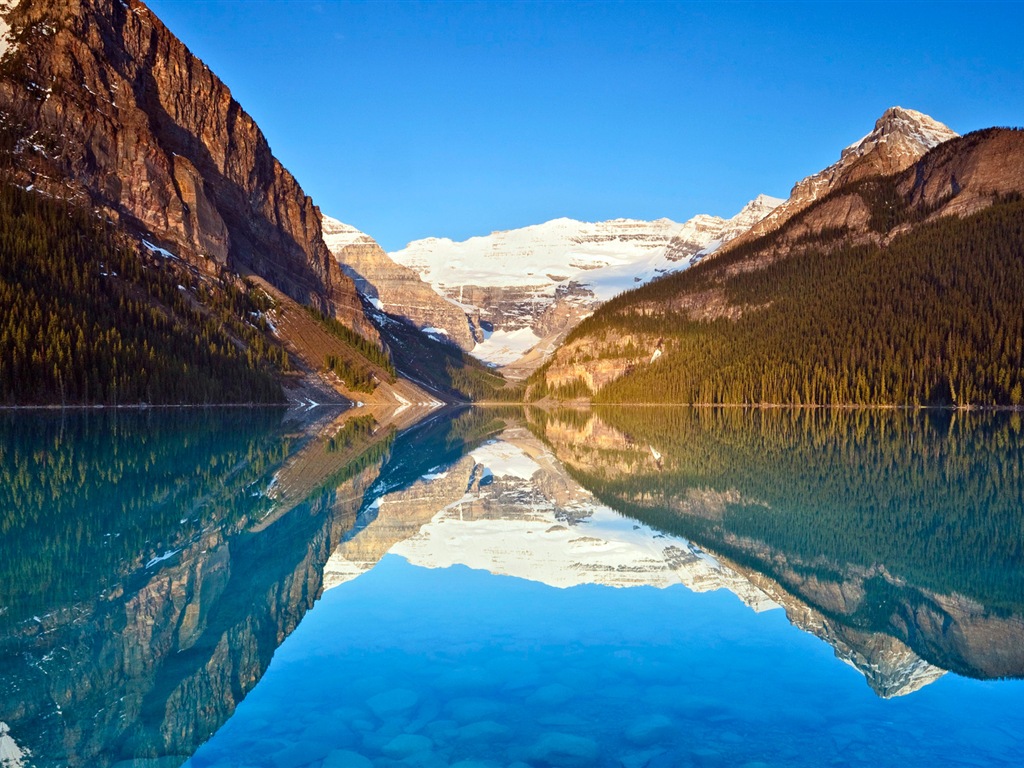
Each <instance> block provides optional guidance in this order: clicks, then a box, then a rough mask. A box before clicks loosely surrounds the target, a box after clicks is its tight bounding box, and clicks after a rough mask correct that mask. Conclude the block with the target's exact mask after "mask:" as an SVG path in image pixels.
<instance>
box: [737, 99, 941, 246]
mask: <svg viewBox="0 0 1024 768" xmlns="http://www.w3.org/2000/svg"><path fill="white" fill-rule="evenodd" d="M958 135H959V134H957V133H956V132H954V131H952V130H950V128H949V127H948V126H946V125H944V124H942V123H940V122H939V121H938V120H935V119H934V118H931V117H929V116H928V115H925V114H923V113H921V112H918V111H916V110H913V109H904V108H903V107H891V108H889V109H887V110H886V111H885V113H884V114H883V115H882V116H881V117H880V118H878V120H877V121H876V122H875V127H874V129H873V130H872V131H871V132H870V133H868V134H867V135H866V136H864V137H863V138H861V139H860V140H859V141H856V142H854V143H853V144H851V145H850V146H848V147H846V148H845V149H844V150H843V151H842V152H841V153H840V157H839V160H837V161H836V162H835V163H833V164H832V165H830V166H829V167H828V168H825V169H824V170H821V171H818V172H817V173H813V174H811V175H810V176H808V177H806V178H804V179H801V180H800V181H798V182H797V183H796V184H795V185H794V186H793V190H792V192H790V196H789V198H788V199H787V200H785V201H783V202H782V203H781V204H780V205H779V206H778V207H776V208H775V210H773V211H771V212H770V213H769V214H768V215H767V216H765V217H763V218H762V219H761V220H760V221H758V222H756V223H754V224H753V225H752V226H751V227H750V228H749V230H748V231H747V232H746V233H743V234H742V236H740V237H738V238H736V239H735V240H734V242H733V245H734V246H735V245H739V244H740V243H744V242H748V241H750V240H753V239H754V238H757V237H759V236H760V235H763V234H765V233H767V232H771V231H773V230H776V229H778V228H779V227H781V226H782V225H783V224H785V223H786V222H787V221H789V220H790V219H791V218H793V216H795V215H796V214H797V213H799V212H800V211H802V210H804V209H805V208H807V207H808V206H810V205H811V204H812V203H814V202H815V201H817V200H820V199H821V198H823V197H825V196H826V195H827V194H828V193H829V192H832V191H833V190H835V189H839V188H840V187H842V186H845V185H846V184H849V183H851V182H854V181H858V180H860V179H865V178H867V177H869V176H889V175H892V174H894V173H898V172H900V171H903V170H905V169H907V168H909V167H910V166H911V165H913V164H914V163H915V162H917V161H918V160H919V159H920V158H921V157H922V156H924V154H925V153H926V152H928V151H929V150H930V149H932V148H933V147H937V146H938V145H939V144H942V143H943V142H946V141H949V140H950V139H952V138H956V136H958Z"/></svg>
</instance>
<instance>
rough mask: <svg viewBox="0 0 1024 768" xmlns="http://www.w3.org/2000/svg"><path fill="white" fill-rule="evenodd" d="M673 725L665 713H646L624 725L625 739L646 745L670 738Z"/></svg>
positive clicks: (673, 728) (673, 731)
mask: <svg viewBox="0 0 1024 768" xmlns="http://www.w3.org/2000/svg"><path fill="white" fill-rule="evenodd" d="M675 730H676V729H675V726H674V725H673V723H672V721H671V720H670V719H669V718H667V717H665V715H648V716H647V717H643V718H640V719H639V720H634V721H633V722H632V723H630V724H629V725H628V726H627V727H626V733H625V736H626V739H627V740H628V741H630V742H632V743H633V744H636V745H637V746H639V747H647V746H651V745H652V744H657V743H659V742H662V741H664V740H665V739H668V738H671V736H672V734H673V733H675Z"/></svg>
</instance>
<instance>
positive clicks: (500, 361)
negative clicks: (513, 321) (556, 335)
mask: <svg viewBox="0 0 1024 768" xmlns="http://www.w3.org/2000/svg"><path fill="white" fill-rule="evenodd" d="M539 341H540V338H539V337H538V336H537V334H535V333H534V332H533V329H532V328H517V329H516V330H514V331H492V332H490V333H488V334H487V338H486V339H484V340H483V341H481V342H480V343H479V344H477V345H476V346H475V347H473V349H472V350H471V354H472V355H473V356H474V357H476V358H477V359H478V360H483V361H484V362H485V363H491V364H492V365H508V364H509V363H511V362H514V361H516V360H518V359H519V358H520V357H522V356H523V355H525V354H526V353H527V352H529V351H530V350H531V349H533V347H534V346H536V345H537V342H539Z"/></svg>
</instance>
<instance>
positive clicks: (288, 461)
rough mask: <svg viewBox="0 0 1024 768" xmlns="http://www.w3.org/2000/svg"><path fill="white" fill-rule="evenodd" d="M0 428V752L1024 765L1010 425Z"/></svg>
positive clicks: (607, 415) (629, 764) (562, 762)
mask: <svg viewBox="0 0 1024 768" xmlns="http://www.w3.org/2000/svg"><path fill="white" fill-rule="evenodd" d="M0 431H2V432H3V434H2V435H0V437H2V438H3V439H2V441H0V451H2V453H0V477H2V479H3V481H4V482H3V491H2V492H3V494H5V495H4V498H3V499H2V500H0V501H2V503H3V509H5V510H6V511H5V512H4V514H3V518H2V521H0V522H2V523H3V526H4V538H3V539H2V547H3V558H2V559H0V682H2V683H3V685H2V686H0V687H2V690H3V691H4V693H3V694H2V695H0V766H2V767H3V768H14V767H15V766H17V767H18V768H24V767H27V766H57V765H71V766H79V765H81V766H108V765H118V766H120V767H121V768H129V766H131V767H132V768H165V766H167V767H169V766H179V765H182V764H183V763H184V764H185V765H187V766H191V768H207V767H212V766H267V767H268V768H270V767H273V768H340V767H341V766H349V767H352V766H361V767H363V768H365V767H366V766H451V765H460V766H462V768H469V767H470V766H501V767H504V766H522V765H531V766H589V765H593V766H626V768H634V767H635V768H643V766H651V768H659V767H661V766H690V765H693V766H748V768H753V767H754V766H765V765H770V766H790V765H796V766H801V765H807V766H826V765H838V766H841V765H883V766H886V765H893V766H895V765H901V766H904V765H929V766H933V765H955V766H999V765H1007V766H1009V765H1014V766H1016V765H1019V764H1020V763H1021V761H1022V757H1024V706H1022V705H1024V680H1021V679H1020V678H1022V677H1024V594H1022V592H1024V590H1022V589H1021V585H1022V584H1024V561H1022V550H1024V540H1022V539H1024V537H1022V534H1021V531H1022V530H1024V438H1022V436H1021V431H1022V430H1021V424H1020V420H1019V418H1018V417H1016V416H1007V415H1002V416H1001V415H981V416H978V415H971V416H966V417H965V416H963V415H956V416H950V415H949V414H931V415H928V414H901V413H895V414H894V413H878V412H859V413H836V412H819V413H809V412H768V413H766V412H749V411H739V410H736V409H733V410H731V411H713V410H703V411H700V410H698V411H694V410H688V409H674V410H666V411H661V412H653V411H628V410H620V411H615V410H605V411H600V412H598V413H584V412H575V411H572V412H569V411H567V412H561V413H554V414H545V413H541V412H525V413H524V412H521V411H516V410H513V409H503V410H500V411H484V410H472V411H466V412H463V413H461V414H457V415H455V416H453V417H449V418H435V419H433V420H431V421H430V422H428V423H425V424H423V425H420V426H419V427H416V428H414V429H412V430H410V431H408V432H406V433H403V434H401V435H397V436H396V435H395V434H394V432H393V431H392V430H391V429H389V428H388V426H387V425H386V424H380V423H377V422H375V421H374V420H373V419H371V418H367V417H366V416H361V415H359V414H357V413H349V414H342V415H340V416H339V418H338V419H337V420H336V421H331V420H330V419H325V420H324V421H323V422H322V423H321V424H320V425H319V427H318V429H317V430H316V431H314V432H308V431H304V430H299V429H298V428H297V427H296V426H295V425H294V424H292V423H289V422H288V421H286V420H284V419H283V418H282V413H281V412H280V411H277V412H275V411H267V412H255V413H239V412H237V411H233V412H217V411H196V412H195V413H189V414H188V415H187V416H184V417H183V416H182V415H181V414H173V415H162V414H154V413H150V414H105V415H98V414H77V415H72V416H63V417H56V416H54V415H52V414H42V415H28V414H18V415H11V414H8V415H5V416H3V417H2V418H0Z"/></svg>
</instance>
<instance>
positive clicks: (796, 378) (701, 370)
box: [533, 129, 1024, 405]
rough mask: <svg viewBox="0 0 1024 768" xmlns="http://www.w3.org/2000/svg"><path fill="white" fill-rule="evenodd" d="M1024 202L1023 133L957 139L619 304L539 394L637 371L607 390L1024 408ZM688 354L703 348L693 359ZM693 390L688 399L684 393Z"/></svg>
mask: <svg viewBox="0 0 1024 768" xmlns="http://www.w3.org/2000/svg"><path fill="white" fill-rule="evenodd" d="M1022 192H1024V134H1022V133H1021V132H1020V131H1014V130H1007V129H986V130H983V131H978V132H974V133H972V134H968V135H967V136H964V137H959V138H955V139H951V140H949V141H947V142H944V143H942V144H941V145H937V146H936V147H933V148H932V149H930V150H928V151H926V152H925V153H924V154H923V155H922V156H921V157H920V158H919V159H918V160H917V161H916V162H915V163H912V164H910V165H909V166H908V167H907V168H906V169H905V170H903V171H901V172H899V173H897V174H895V175H889V176H879V175H868V176H865V177H863V178H858V179H856V180H855V181H852V182H849V183H847V184H844V185H842V186H839V187H836V188H835V189H832V190H831V191H829V192H828V193H827V194H825V195H824V196H822V197H821V198H820V199H818V200H817V201H815V202H813V203H811V204H810V205H808V206H807V207H805V208H803V209H801V210H799V211H797V212H796V213H793V214H792V215H791V216H790V217H789V218H788V219H787V220H786V221H785V223H783V224H782V225H781V226H779V227H778V228H777V229H775V230H772V231H771V232H769V233H767V234H763V235H761V236H760V237H758V238H753V237H752V235H748V236H747V238H748V239H746V240H745V241H744V242H737V243H735V244H732V245H731V246H730V247H729V248H728V249H724V250H723V251H722V252H720V253H719V254H717V255H716V256H715V258H713V259H710V260H708V261H706V262H704V263H703V264H701V265H699V267H698V268H696V269H694V270H691V271H689V272H687V273H680V274H677V275H673V276H670V277H666V278H665V279H663V280H661V281H657V282H655V283H651V284H649V285H647V286H645V287H643V288H640V289H637V290H636V291H634V292H631V293H628V294H624V295H623V296H620V297H618V298H617V299H616V300H614V301H613V302H609V303H608V304H606V305H605V306H604V307H602V308H601V309H600V310H599V311H598V312H597V313H596V314H595V315H594V317H593V318H591V319H589V320H588V321H587V324H586V325H585V326H584V325H581V326H580V327H579V328H577V330H576V331H575V332H574V334H573V335H571V336H570V338H569V339H568V342H567V344H566V345H564V346H563V347H562V348H561V349H560V350H559V352H558V353H556V355H555V357H554V358H553V359H552V362H551V364H550V365H549V366H548V368H547V370H546V371H545V372H544V373H543V374H542V375H541V378H539V379H538V380H536V381H535V384H537V387H536V388H535V389H534V391H533V395H534V396H538V395H543V394H546V393H557V396H559V397H575V396H589V395H590V394H593V393H596V392H598V391H599V390H602V389H603V388H605V387H608V386H610V385H611V384H612V382H615V381H617V380H619V379H620V378H621V379H622V380H623V381H625V380H626V378H629V379H630V380H631V381H633V382H634V384H633V385H629V386H627V385H625V384H623V385H622V386H618V385H616V388H615V390H614V391H615V392H616V393H617V394H615V395H612V394H611V390H609V392H608V393H607V394H606V395H601V397H612V398H613V399H617V398H619V397H629V398H634V400H633V401H635V398H638V397H639V398H640V399H641V400H645V399H646V400H650V399H651V397H652V395H654V393H658V394H657V395H654V396H655V397H668V398H670V401H673V402H675V401H676V399H675V398H680V397H681V398H683V400H682V401H683V402H702V403H703V402H753V403H765V402H770V403H783V404H784V403H793V404H806V403H815V404H849V403H851V402H852V403H860V404H904V405H908V404H910V405H918V404H943V405H951V404H991V405H996V404H1005V405H1016V404H1018V403H1019V402H1020V400H1021V395H1020V387H1021V384H1020V381H1021V378H1022V375H1024V374H1022V369H1021V362H1020V359H1019V354H1017V353H1016V352H1015V351H1014V350H1015V349H1016V347H1015V344H1016V343H1017V342H1015V341H1014V339H1017V338H1018V337H1019V336H1020V335H1021V328H1020V327H1019V325H1020V324H1019V323H1017V322H1016V320H1015V318H1016V316H1017V315H1018V314H1019V312H1018V311H1015V310H1014V309H1013V303H1014V298H1013V296H1014V291H1013V289H1012V286H1013V285H1015V284H1016V282H1017V281H1018V280H1019V279H1020V277H1021V276H1020V274H1019V273H1020V271H1021V270H1020V266H1021V265H1020V263H1019V260H1017V259H1015V258H1014V257H1013V255H1012V254H1013V249H1014V247H1015V246H1014V243H1019V242H1020V235H1019V233H1018V234H1014V233H1015V232H1016V231H1017V230H1016V229H1015V224H1014V221H1015V218H1014V217H1015V215H1016V214H1015V213H1014V211H1015V210H1016V208H1015V206H1017V207H1019V203H1017V202H1015V201H1016V200H1019V198H1020V195H1021V193H1022ZM979 217H980V218H979ZM958 222H963V223H962V224H961V223H958ZM1018 229H1019V227H1018ZM886 253H891V254H893V256H891V257H889V258H886V257H885V256H884V254H886ZM962 253H976V254H977V256H978V259H979V260H980V263H979V264H978V266H977V268H976V269H980V270H983V271H984V270H992V271H994V274H999V275H1000V278H999V280H997V281H991V280H988V279H987V278H986V277H984V276H983V275H981V274H979V272H978V271H976V270H962V269H961V268H960V266H959V260H960V258H961V257H960V254H962ZM896 254H898V258H897V256H896ZM982 264H983V265H984V266H982ZM1016 302H1017V304H1016V306H1017V308H1018V309H1019V295H1018V296H1017V299H1016ZM812 307H813V309H812ZM815 312H817V313H820V317H815V316H814V314H813V313H815ZM872 312H873V314H872ZM715 323H717V325H714V326H712V324H715ZM659 324H660V325H659ZM712 328H713V330H712ZM855 328H856V329H860V330H859V331H858V332H857V333H856V334H854V330H853V329H855ZM940 328H941V329H944V330H942V331H939V330H938V329H940ZM787 329H788V330H787ZM680 334H681V335H680ZM737 334H739V335H742V337H743V338H742V339H740V338H739V337H738V336H737ZM851 334H854V335H851ZM939 336H943V338H942V339H941V340H940V339H939ZM684 338H685V339H686V341H684ZM701 344H707V345H708V346H706V347H699V345H701ZM993 345H996V346H993ZM684 347H685V348H686V349H688V350H690V352H687V353H686V354H694V355H697V358H687V359H690V361H691V362H690V363H688V364H684V363H682V362H681V361H682V360H683V358H681V357H679V356H678V355H679V354H681V350H682V349H683V348H684ZM698 349H703V351H700V352H698V351H697V350H698ZM712 350H714V351H712ZM730 350H731V351H730ZM707 355H711V356H712V357H713V358H714V361H712V357H707ZM865 356H866V357H865ZM668 358H672V360H673V362H671V363H666V360H667V359H668ZM698 358H699V359H700V360H701V361H703V362H697V359H698ZM986 361H987V362H986ZM655 363H656V364H657V365H656V366H655V365H654V364H655ZM681 365H682V366H683V368H679V366H681ZM807 366H810V368H808V367H807ZM655 368H657V370H658V371H661V372H662V373H658V372H654V373H652V371H654V369H655ZM669 368H671V369H672V371H673V373H672V374H669V372H668V369H669ZM996 369H998V371H999V372H998V373H996V372H995V371H996ZM741 371H742V373H741ZM755 371H758V372H757V373H755ZM883 372H884V373H883ZM925 372H926V374H925V375H922V374H924V373H925ZM650 376H654V377H655V379H657V377H658V376H668V377H670V378H671V377H673V376H676V377H681V378H680V379H672V381H671V382H670V381H669V379H665V380H664V381H662V380H661V379H658V380H657V381H655V380H654V379H650V380H648V379H649V377H650ZM682 379H685V380H687V381H688V382H689V383H688V384H685V385H683V389H686V390H687V394H683V393H682V392H681V391H680V392H677V393H676V394H673V395H670V394H668V393H669V391H670V390H671V391H675V388H676V385H677V384H678V383H679V381H681V380H682ZM924 379H927V382H928V383H927V384H926V383H925V381H924ZM641 380H642V381H644V382H646V383H644V384H643V385H641V384H640V382H641ZM755 380H756V381H757V384H756V385H755V384H754V381H755ZM812 380H813V382H815V383H813V384H810V383H809V382H811V381H812ZM702 382H703V383H702ZM712 382H714V383H712ZM741 382H742V384H741ZM670 383H671V386H669V384H670ZM636 387H640V389H636ZM694 388H696V389H694ZM744 388H746V389H744ZM626 389H629V390H630V394H629V395H628V396H627V395H626V394H625V393H626ZM641 390H643V391H641ZM698 390H699V392H698ZM644 393H646V394H644ZM690 398H692V399H690Z"/></svg>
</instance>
